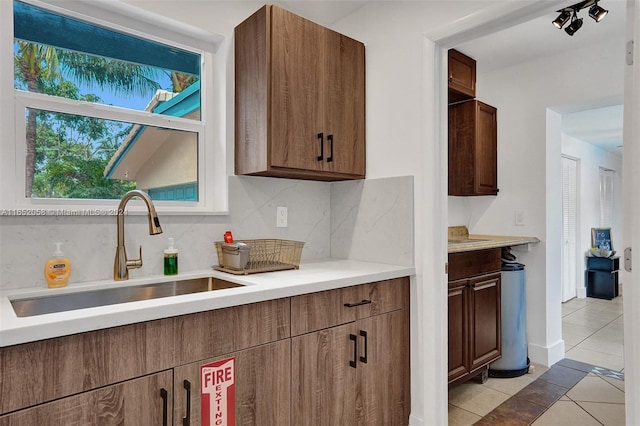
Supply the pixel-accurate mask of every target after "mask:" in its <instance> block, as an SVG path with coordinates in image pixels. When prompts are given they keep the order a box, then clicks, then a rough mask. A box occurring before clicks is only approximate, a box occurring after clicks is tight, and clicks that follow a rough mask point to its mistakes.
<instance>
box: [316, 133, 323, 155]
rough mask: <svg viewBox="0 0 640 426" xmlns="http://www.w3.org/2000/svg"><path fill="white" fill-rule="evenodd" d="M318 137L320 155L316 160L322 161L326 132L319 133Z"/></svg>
mask: <svg viewBox="0 0 640 426" xmlns="http://www.w3.org/2000/svg"><path fill="white" fill-rule="evenodd" d="M318 139H320V155H318V157H317V158H316V160H318V161H322V160H323V159H324V133H318Z"/></svg>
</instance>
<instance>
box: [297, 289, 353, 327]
mask: <svg viewBox="0 0 640 426" xmlns="http://www.w3.org/2000/svg"><path fill="white" fill-rule="evenodd" d="M358 301H360V299H359V298H358V287H345V288H338V289H335V290H327V291H320V292H317V293H310V294H302V295H300V296H294V297H292V298H291V335H292V336H298V335H300V334H305V333H310V332H312V331H316V330H322V329H323V328H329V327H334V326H336V325H340V324H346V323H348V322H353V321H355V320H356V310H355V309H351V308H349V307H348V306H345V305H348V304H353V303H356V302H358Z"/></svg>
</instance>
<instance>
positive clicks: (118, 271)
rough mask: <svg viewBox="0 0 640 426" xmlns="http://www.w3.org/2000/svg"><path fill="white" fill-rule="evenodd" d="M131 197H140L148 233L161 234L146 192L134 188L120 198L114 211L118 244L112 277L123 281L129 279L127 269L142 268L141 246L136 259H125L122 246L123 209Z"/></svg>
mask: <svg viewBox="0 0 640 426" xmlns="http://www.w3.org/2000/svg"><path fill="white" fill-rule="evenodd" d="M133 197H139V198H142V201H144V203H145V205H146V206H147V211H148V212H149V235H157V234H162V227H161V226H160V220H159V219H158V214H157V213H156V208H155V206H154V205H153V202H152V201H151V198H150V197H149V195H147V193H145V192H143V191H140V190H139V189H134V190H132V191H129V192H127V193H126V194H124V196H123V197H122V200H120V204H119V205H118V211H117V212H116V213H117V215H116V224H117V227H118V245H117V247H116V257H115V260H114V262H113V279H114V280H115V281H124V280H128V279H129V269H137V268H142V246H140V257H139V258H138V259H127V250H126V248H125V246H124V210H125V207H126V205H127V203H128V202H129V200H130V199H132V198H133Z"/></svg>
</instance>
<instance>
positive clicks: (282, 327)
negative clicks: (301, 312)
mask: <svg viewBox="0 0 640 426" xmlns="http://www.w3.org/2000/svg"><path fill="white" fill-rule="evenodd" d="M289 319H290V310H289V299H276V300H268V301H265V302H259V303H251V304H248V305H240V306H233V307H229V308H224V309H217V310H215V311H206V312H199V313H196V314H189V315H182V316H179V317H176V318H175V329H174V336H175V362H176V364H184V363H188V362H192V361H198V360H201V359H205V358H209V357H212V356H216V355H221V354H225V353H230V352H234V351H237V350H240V349H245V348H250V347H253V346H258V345H262V344H265V343H269V342H275V341H276V340H281V339H285V338H287V337H289V335H290V330H289Z"/></svg>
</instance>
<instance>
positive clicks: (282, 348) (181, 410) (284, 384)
mask: <svg viewBox="0 0 640 426" xmlns="http://www.w3.org/2000/svg"><path fill="white" fill-rule="evenodd" d="M227 358H234V360H235V377H234V378H235V406H236V411H235V422H236V424H238V425H288V424H290V422H289V404H290V392H289V389H290V374H289V373H290V371H291V342H290V340H289V339H287V340H281V341H279V342H274V343H269V344H267V345H262V346H258V347H256V348H251V349H246V350H243V351H239V352H233V353H230V354H227V355H223V356H220V357H216V358H210V359H206V360H203V361H198V362H194V363H191V364H187V365H183V366H181V367H177V368H175V369H174V383H173V389H174V392H175V399H174V403H173V424H174V425H176V426H189V425H191V426H200V425H201V424H202V423H201V421H202V417H201V416H202V410H201V399H200V383H201V381H200V367H201V366H202V365H205V364H209V363H212V362H215V361H219V360H223V359H227ZM211 424H212V425H213V424H215V421H214V422H211Z"/></svg>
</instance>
